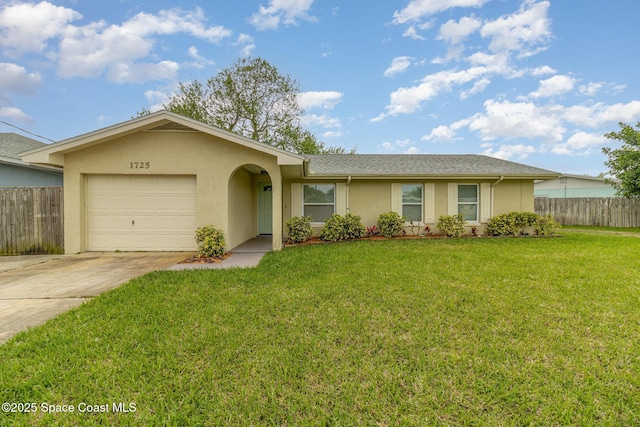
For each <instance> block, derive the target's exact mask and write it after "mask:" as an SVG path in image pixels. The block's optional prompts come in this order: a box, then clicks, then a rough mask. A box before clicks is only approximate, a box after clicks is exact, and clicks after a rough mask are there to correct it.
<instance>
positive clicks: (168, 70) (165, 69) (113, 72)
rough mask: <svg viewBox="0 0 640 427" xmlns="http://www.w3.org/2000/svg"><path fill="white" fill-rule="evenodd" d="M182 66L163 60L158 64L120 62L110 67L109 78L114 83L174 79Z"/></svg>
mask: <svg viewBox="0 0 640 427" xmlns="http://www.w3.org/2000/svg"><path fill="white" fill-rule="evenodd" d="M179 68H180V66H179V65H178V64H177V63H175V62H173V61H161V62H158V63H156V64H153V63H142V64H126V63H120V64H116V65H114V66H111V67H110V68H109V71H108V72H107V79H109V80H110V81H112V82H114V83H142V82H145V81H148V80H170V79H173V78H174V77H175V76H176V75H177V73H178V69H179Z"/></svg>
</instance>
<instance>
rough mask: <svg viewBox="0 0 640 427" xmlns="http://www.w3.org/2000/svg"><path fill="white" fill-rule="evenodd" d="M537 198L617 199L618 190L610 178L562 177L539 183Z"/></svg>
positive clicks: (535, 190) (537, 184) (536, 192)
mask: <svg viewBox="0 0 640 427" xmlns="http://www.w3.org/2000/svg"><path fill="white" fill-rule="evenodd" d="M533 189H534V190H533V194H534V196H535V197H550V198H556V199H557V198H567V197H616V194H615V192H616V190H615V188H614V187H613V185H611V184H610V180H609V179H608V178H601V177H597V176H588V175H560V177H558V178H556V179H550V180H547V181H537V182H536V183H535V184H534V186H533Z"/></svg>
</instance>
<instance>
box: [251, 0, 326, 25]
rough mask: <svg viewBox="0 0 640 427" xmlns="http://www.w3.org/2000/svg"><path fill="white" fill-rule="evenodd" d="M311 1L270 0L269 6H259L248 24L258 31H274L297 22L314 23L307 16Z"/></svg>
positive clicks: (313, 18) (309, 16)
mask: <svg viewBox="0 0 640 427" xmlns="http://www.w3.org/2000/svg"><path fill="white" fill-rule="evenodd" d="M312 4H313V0H270V1H269V6H267V7H264V6H260V9H259V10H258V12H256V13H255V14H253V15H252V16H251V18H250V19H249V22H250V23H251V24H252V25H254V26H255V27H256V28H257V29H258V30H276V29H278V27H279V26H280V24H285V25H295V24H297V23H298V20H304V21H315V20H316V18H315V17H313V16H311V15H309V13H308V12H309V9H311V5H312Z"/></svg>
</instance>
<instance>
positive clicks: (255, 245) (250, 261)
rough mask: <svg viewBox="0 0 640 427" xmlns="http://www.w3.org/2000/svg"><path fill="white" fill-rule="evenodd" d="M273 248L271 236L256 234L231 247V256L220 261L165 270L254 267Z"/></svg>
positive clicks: (174, 266) (181, 265)
mask: <svg viewBox="0 0 640 427" xmlns="http://www.w3.org/2000/svg"><path fill="white" fill-rule="evenodd" d="M272 249H273V246H272V243H271V236H258V237H255V238H253V239H250V240H247V241H246V242H244V243H242V244H241V245H239V246H236V247H235V248H233V249H231V250H230V251H229V252H231V256H230V257H228V258H227V259H225V260H224V261H222V262H216V263H204V264H176V265H173V266H171V267H169V268H168V269H167V270H208V269H220V268H234V267H236V268H252V267H256V266H257V265H258V263H260V260H261V259H262V257H263V256H264V254H266V253H267V252H271V251H272Z"/></svg>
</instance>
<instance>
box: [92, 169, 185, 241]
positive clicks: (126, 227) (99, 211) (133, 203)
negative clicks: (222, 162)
mask: <svg viewBox="0 0 640 427" xmlns="http://www.w3.org/2000/svg"><path fill="white" fill-rule="evenodd" d="M87 201H88V202H87V249H88V250H118V249H119V250H147V251H152V250H156V251H160V250H163V251H168V250H172V251H175V250H188V251H192V250H195V248H196V244H195V241H194V238H193V236H194V234H195V229H196V206H197V202H196V179H195V177H194V176H125V175H113V176H89V177H88V180H87Z"/></svg>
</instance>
